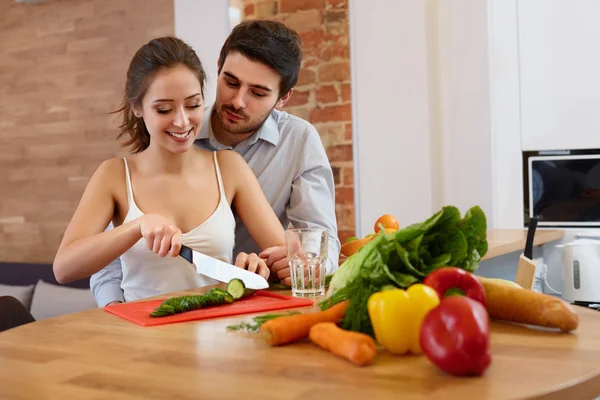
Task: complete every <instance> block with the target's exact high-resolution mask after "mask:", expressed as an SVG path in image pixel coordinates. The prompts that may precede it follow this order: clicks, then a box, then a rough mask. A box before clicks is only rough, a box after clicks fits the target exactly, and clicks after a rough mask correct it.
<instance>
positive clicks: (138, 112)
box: [130, 104, 144, 118]
mask: <svg viewBox="0 0 600 400" xmlns="http://www.w3.org/2000/svg"><path fill="white" fill-rule="evenodd" d="M130 106H131V111H133V115H135V116H136V117H138V118H142V117H143V116H144V115H143V114H142V110H141V109H140V108H139V107H137V106H135V105H133V104H131V105H130Z"/></svg>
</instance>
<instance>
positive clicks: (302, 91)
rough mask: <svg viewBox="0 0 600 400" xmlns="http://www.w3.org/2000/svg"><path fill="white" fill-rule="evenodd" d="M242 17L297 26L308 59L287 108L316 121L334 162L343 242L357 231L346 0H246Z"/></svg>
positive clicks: (292, 26)
mask: <svg viewBox="0 0 600 400" xmlns="http://www.w3.org/2000/svg"><path fill="white" fill-rule="evenodd" d="M244 18H246V19H254V18H266V19H274V20H279V21H282V22H283V23H285V24H286V25H288V26H289V27H291V28H292V29H294V30H296V31H297V32H298V33H299V34H300V36H301V37H302V41H303V52H304V59H303V61H302V70H301V71H300V79H299V83H298V86H297V87H296V89H295V93H294V95H293V96H292V98H291V99H290V101H289V103H288V104H287V105H286V111H288V112H289V113H291V114H295V115H297V116H299V117H302V118H304V119H306V120H308V121H310V122H311V123H313V124H314V125H315V127H316V128H317V130H318V131H319V133H320V135H321V139H322V141H323V144H324V146H325V149H326V151H327V155H328V157H329V161H330V162H331V165H332V168H333V172H334V177H335V185H336V214H337V219H338V229H339V236H340V239H341V240H342V243H343V242H344V241H345V240H346V238H348V237H349V236H353V235H354V231H355V224H354V180H353V163H352V113H351V96H350V55H349V43H348V1H347V0H244Z"/></svg>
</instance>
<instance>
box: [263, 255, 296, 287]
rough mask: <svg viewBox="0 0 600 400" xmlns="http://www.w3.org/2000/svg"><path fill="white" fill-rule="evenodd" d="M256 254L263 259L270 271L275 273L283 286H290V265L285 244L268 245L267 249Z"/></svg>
mask: <svg viewBox="0 0 600 400" xmlns="http://www.w3.org/2000/svg"><path fill="white" fill-rule="evenodd" d="M258 256H259V257H260V258H262V259H263V260H265V262H266V264H267V267H269V269H270V270H271V273H273V274H275V275H277V277H278V278H279V279H280V280H281V283H282V284H284V285H285V286H292V278H291V277H290V265H289V263H288V259H287V250H286V248H285V246H274V247H269V248H268V249H265V250H263V251H262V252H261V253H260V254H259V255H258Z"/></svg>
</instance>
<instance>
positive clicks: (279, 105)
mask: <svg viewBox="0 0 600 400" xmlns="http://www.w3.org/2000/svg"><path fill="white" fill-rule="evenodd" d="M292 93H294V89H293V88H292V89H290V91H289V92H287V93H286V94H284V95H283V97H282V98H280V99H279V100H278V101H277V103H275V108H276V109H278V110H279V109H281V108H283V106H285V103H287V102H288V100H289V99H290V97H292Z"/></svg>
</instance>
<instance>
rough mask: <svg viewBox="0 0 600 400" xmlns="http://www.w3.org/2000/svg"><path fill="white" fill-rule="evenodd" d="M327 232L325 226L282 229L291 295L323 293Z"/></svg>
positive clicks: (300, 295) (301, 295)
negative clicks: (283, 231) (290, 281)
mask: <svg viewBox="0 0 600 400" xmlns="http://www.w3.org/2000/svg"><path fill="white" fill-rule="evenodd" d="M328 239H329V236H328V233H327V230H325V229H319V228H303V229H288V230H287V231H286V232H285V241H286V247H287V256H288V263H289V265H290V275H291V278H292V295H293V296H296V297H305V296H317V295H324V294H325V274H326V268H325V266H326V262H327V246H328Z"/></svg>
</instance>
